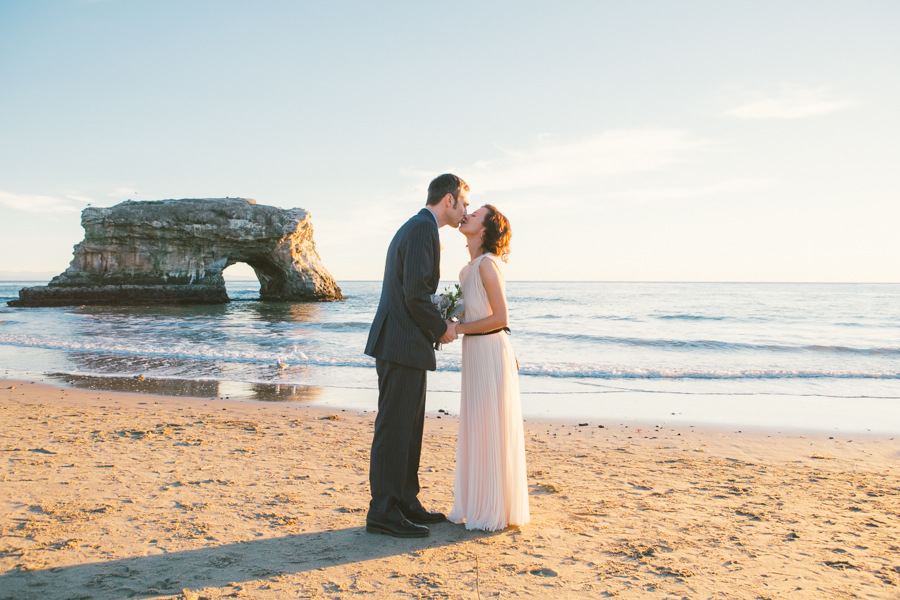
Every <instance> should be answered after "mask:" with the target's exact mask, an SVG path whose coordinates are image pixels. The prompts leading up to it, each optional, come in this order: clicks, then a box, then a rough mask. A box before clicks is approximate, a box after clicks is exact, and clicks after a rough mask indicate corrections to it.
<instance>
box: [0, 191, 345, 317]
mask: <svg viewBox="0 0 900 600" xmlns="http://www.w3.org/2000/svg"><path fill="white" fill-rule="evenodd" d="M81 225H82V227H84V241H83V242H81V243H80V244H78V245H77V246H75V258H74V259H73V260H72V263H71V265H70V266H69V268H68V269H67V270H66V271H65V272H63V273H62V274H61V275H58V276H57V277H54V278H53V280H52V281H51V282H50V283H49V284H48V285H46V286H42V287H30V288H24V289H22V290H20V291H19V300H14V301H12V302H10V303H9V304H10V305H11V306H66V305H78V304H218V303H223V302H228V294H227V293H226V292H225V280H224V279H223V277H222V271H223V270H224V269H225V268H226V267H228V266H230V265H233V264H234V263H237V262H243V263H247V264H248V265H250V266H251V267H253V270H254V271H256V276H257V277H258V278H259V282H260V297H261V298H262V299H263V300H300V301H311V300H343V296H342V295H341V290H340V288H339V287H338V286H337V284H336V283H335V281H334V279H333V278H332V277H331V275H329V273H328V271H327V270H326V269H325V267H324V266H323V265H322V261H321V259H319V255H318V253H317V252H316V244H315V242H313V227H312V221H311V219H310V215H309V213H307V212H306V211H305V210H303V209H302V208H292V209H289V210H283V209H280V208H276V207H274V206H264V205H260V204H256V201H255V200H247V199H243V198H228V199H216V198H206V199H197V200H193V199H190V200H159V201H153V202H132V201H130V200H129V201H127V202H123V203H121V204H117V205H116V206H113V207H111V208H86V209H84V211H83V212H82V213H81Z"/></svg>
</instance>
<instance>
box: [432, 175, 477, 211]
mask: <svg viewBox="0 0 900 600" xmlns="http://www.w3.org/2000/svg"><path fill="white" fill-rule="evenodd" d="M468 191H469V184H468V183H466V182H465V181H463V180H462V179H460V178H459V177H457V176H456V175H453V174H452V173H444V174H443V175H438V176H437V177H435V178H434V179H432V180H431V183H430V184H428V200H426V201H425V204H427V205H428V206H434V205H435V204H437V203H439V202H440V201H441V200H442V199H443V198H444V196H446V195H447V194H453V201H454V202H453V204H454V206H455V205H456V202H457V201H459V194H460V192H468Z"/></svg>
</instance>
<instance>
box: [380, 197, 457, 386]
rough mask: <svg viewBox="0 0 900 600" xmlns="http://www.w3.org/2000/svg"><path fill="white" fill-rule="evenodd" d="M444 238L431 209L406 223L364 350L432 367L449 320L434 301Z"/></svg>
mask: <svg viewBox="0 0 900 600" xmlns="http://www.w3.org/2000/svg"><path fill="white" fill-rule="evenodd" d="M440 265H441V242H440V237H439V236H438V226H437V223H436V222H435V220H434V216H433V215H432V214H431V211H429V210H428V209H427V208H423V209H422V210H420V211H419V214H417V215H416V216H414V217H413V218H411V219H410V220H409V221H407V222H406V223H404V225H403V227H401V228H400V229H399V230H398V231H397V233H396V235H394V239H393V240H391V245H390V246H389V247H388V253H387V260H386V261H385V264H384V283H383V284H382V287H381V301H380V302H379V303H378V311H377V312H376V313H375V320H374V321H373V322H372V328H371V329H370V330H369V341H368V343H366V354H368V355H369V356H374V357H375V358H381V359H383V360H389V361H391V362H395V363H400V364H401V365H406V366H409V367H413V368H416V369H426V370H428V371H434V369H435V361H434V343H435V342H437V341H438V340H439V339H441V337H442V336H443V335H444V333H445V332H446V331H447V324H446V323H444V320H443V319H442V318H441V315H440V313H439V312H438V311H437V309H436V308H435V307H434V304H432V303H431V295H432V294H434V293H435V292H436V291H437V286H438V282H439V281H440V278H441V272H440Z"/></svg>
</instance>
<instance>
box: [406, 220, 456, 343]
mask: <svg viewBox="0 0 900 600" xmlns="http://www.w3.org/2000/svg"><path fill="white" fill-rule="evenodd" d="M432 237H433V233H432V230H431V225H430V224H429V223H422V224H420V225H417V226H416V227H413V228H412V229H411V230H410V236H409V243H408V245H407V247H406V259H405V260H404V261H403V301H404V302H405V303H406V308H407V309H408V310H409V314H410V315H412V318H413V320H414V321H415V322H416V325H418V326H419V329H421V330H422V332H423V333H424V334H425V337H427V338H428V339H429V341H431V342H436V341H438V340H440V339H441V337H442V336H443V335H444V333H445V332H446V331H447V324H446V323H444V320H443V319H442V318H441V315H440V313H439V312H438V311H437V309H436V308H435V307H434V304H432V303H431V293H432V290H431V288H430V287H429V285H428V280H429V279H431V278H432V276H433V274H432V272H431V269H432V268H433V266H434V258H435V256H434V252H435V248H434V243H433V239H432Z"/></svg>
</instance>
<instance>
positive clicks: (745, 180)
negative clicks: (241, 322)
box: [0, 0, 900, 283]
mask: <svg viewBox="0 0 900 600" xmlns="http://www.w3.org/2000/svg"><path fill="white" fill-rule="evenodd" d="M898 107H900V3H898V2H896V1H895V0H890V1H884V2H871V1H865V0H861V1H858V2H831V1H827V0H815V1H809V2H806V1H792V2H784V1H775V2H767V1H754V2H721V1H706V2H692V1H683V2H670V1H658V2H653V1H646V2H627V1H606V2H596V1H585V2H566V1H558V2H552V3H551V2H528V1H524V2H522V1H519V2H491V1H479V2H455V3H452V4H449V5H448V4H446V3H441V4H438V3H425V2H381V3H363V2H327V3H326V2H319V3H314V2H294V1H284V2H275V1H265V0H257V1H254V2H229V1H225V0H216V1H208V2H204V1H192V2H181V1H176V2H169V1H165V0H155V1H154V2H137V1H125V0H106V1H93V2H88V1H78V0H65V1H56V2H54V1H49V0H48V1H39V2H33V1H25V0H21V1H17V0H0V272H24V271H30V272H46V273H48V274H53V273H59V272H61V271H63V270H64V269H65V268H66V267H67V265H68V263H69V261H70V260H71V258H72V246H73V245H75V244H76V243H78V242H79V241H80V240H81V239H82V237H83V230H82V229H81V226H80V220H79V219H80V211H81V210H82V209H83V208H84V207H85V206H87V204H91V205H92V206H111V205H113V204H117V203H119V202H122V201H124V200H126V199H132V200H158V199H169V198H198V197H200V198H209V197H226V196H230V197H245V198H254V199H256V200H257V201H258V202H259V203H260V204H270V205H274V206H280V207H283V208H290V207H302V208H305V209H307V210H308V211H309V212H310V213H311V214H312V219H313V224H314V228H315V241H316V244H317V247H318V250H319V254H320V255H321V257H322V260H323V262H324V264H325V266H326V267H327V268H328V269H329V270H330V271H331V273H332V275H334V277H335V278H336V279H337V280H338V282H339V283H340V281H341V280H360V279H370V280H374V279H380V278H381V276H382V272H383V268H384V256H385V251H386V249H387V246H388V243H389V242H390V239H391V237H392V236H393V234H394V232H395V231H396V229H397V228H398V227H399V226H400V225H401V224H402V223H403V222H404V221H405V220H406V219H408V218H409V217H410V216H412V215H413V214H415V213H416V212H417V211H418V210H420V208H421V207H422V206H423V205H424V202H425V196H426V190H427V186H428V182H429V181H430V180H431V179H432V178H433V177H435V176H436V175H439V174H441V173H444V172H453V173H456V174H457V175H459V176H461V177H462V178H463V179H465V180H466V181H467V182H468V183H469V185H470V186H471V188H472V193H471V202H472V204H473V207H477V206H480V205H482V204H485V203H490V204H493V205H495V206H496V207H497V208H498V209H499V210H500V211H501V212H503V213H504V214H505V215H506V216H507V217H508V218H509V219H510V222H511V224H512V230H513V238H512V254H511V256H510V259H509V264H508V266H507V268H506V275H507V278H508V279H509V280H533V281H541V280H587V281H799V282H803V281H825V282H832V281H834V282H857V281H865V282H898V281H900V233H898V223H900V168H898V165H900V110H898ZM441 240H442V243H443V246H444V252H443V253H442V261H441V269H442V277H443V279H445V280H451V279H455V278H456V274H457V273H458V271H459V269H460V268H461V267H462V266H463V265H464V264H465V263H466V262H467V261H468V259H469V257H468V253H467V251H466V249H465V244H464V238H463V237H462V236H461V235H460V234H459V233H458V232H456V231H454V230H452V229H449V228H446V227H445V228H444V229H442V230H441ZM242 268H243V271H242V270H241V269H242ZM232 269H235V270H236V271H235V272H237V273H239V274H241V273H243V274H252V271H250V270H249V267H246V266H244V265H241V266H235V267H233V268H232ZM232 269H229V273H231V272H232Z"/></svg>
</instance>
